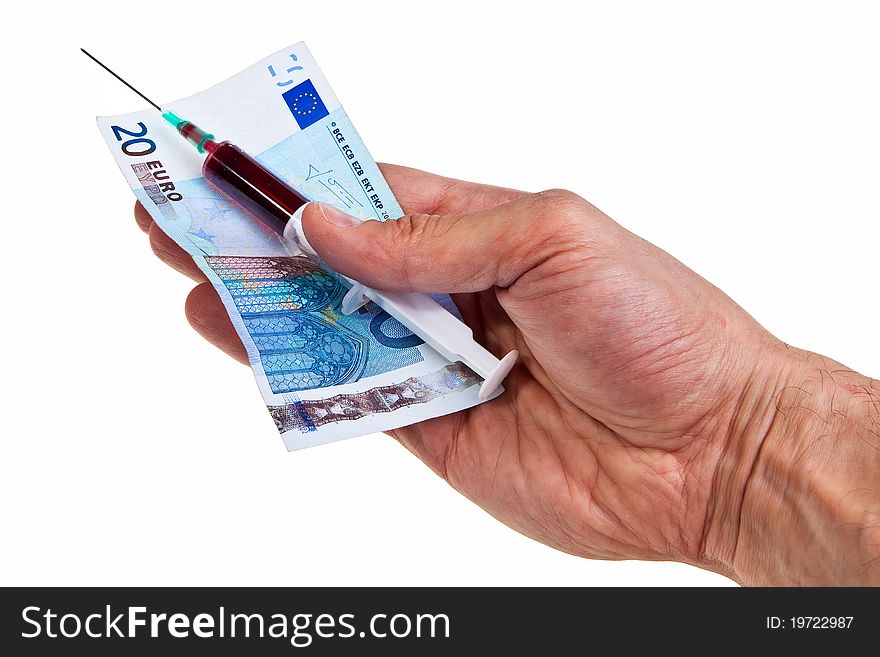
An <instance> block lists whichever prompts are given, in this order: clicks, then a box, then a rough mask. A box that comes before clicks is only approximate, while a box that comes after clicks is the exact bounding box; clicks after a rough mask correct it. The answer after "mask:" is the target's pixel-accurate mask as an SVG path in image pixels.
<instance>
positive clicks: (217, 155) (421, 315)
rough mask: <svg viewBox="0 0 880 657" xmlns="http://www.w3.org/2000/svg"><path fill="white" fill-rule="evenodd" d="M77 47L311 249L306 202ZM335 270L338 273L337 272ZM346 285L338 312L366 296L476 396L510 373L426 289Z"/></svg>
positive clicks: (231, 189)
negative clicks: (475, 378)
mask: <svg viewBox="0 0 880 657" xmlns="http://www.w3.org/2000/svg"><path fill="white" fill-rule="evenodd" d="M83 52H84V53H85V54H86V55H88V56H89V57H90V58H91V59H93V60H94V61H95V62H97V63H98V64H99V65H100V66H101V67H102V68H104V69H105V70H107V71H108V72H109V73H110V74H111V75H113V76H114V77H115V78H117V79H118V80H119V81H120V82H122V83H123V84H125V85H126V86H127V87H128V88H129V89H131V90H132V91H134V92H135V93H136V94H138V95H139V96H140V97H141V98H143V99H144V100H146V101H147V102H148V103H150V104H151V105H152V106H153V107H155V108H156V109H157V110H159V112H161V113H162V117H163V118H164V119H165V120H166V121H167V122H168V123H170V124H171V125H172V126H173V127H174V128H175V129H176V130H177V132H178V133H180V135H181V136H182V137H183V138H184V139H186V140H187V141H188V142H189V143H190V144H192V145H193V146H195V148H196V150H198V152H199V153H202V154H204V155H205V161H204V163H203V164H202V174H203V175H204V177H205V179H206V180H207V181H208V182H209V183H210V184H211V185H213V186H214V187H216V188H217V189H219V190H220V191H221V192H223V193H224V194H225V195H226V196H228V197H229V198H230V199H232V200H233V201H234V202H235V203H236V204H238V205H239V206H241V207H242V208H244V209H245V210H246V211H248V212H249V213H250V214H251V215H252V216H254V217H255V218H257V219H258V220H259V221H261V222H262V223H264V224H265V225H266V226H268V227H269V228H271V229H272V230H274V231H275V232H277V233H278V234H279V235H281V236H282V237H283V239H284V241H285V243H286V244H287V245H288V246H289V247H290V248H291V249H293V248H294V247H295V246H296V247H299V249H300V250H302V251H305V252H307V253H309V254H310V255H316V254H315V252H314V250H313V249H312V248H311V246H310V245H309V244H308V241H307V240H306V239H305V234H304V233H303V230H302V223H301V216H302V210H303V209H304V207H305V204H306V203H308V202H309V199H307V198H306V197H305V196H303V195H302V194H301V193H299V192H298V191H297V190H296V189H294V188H293V187H292V186H291V185H290V184H288V183H287V182H286V181H284V180H282V179H281V178H279V177H278V176H276V175H275V174H274V173H272V172H271V171H270V170H269V169H267V168H266V167H265V166H263V165H262V164H260V163H259V162H258V161H257V160H256V159H254V158H253V157H251V156H250V155H248V154H247V153H246V152H245V151H243V150H242V149H241V148H239V147H238V146H236V145H235V144H233V143H232V142H230V141H219V142H218V141H217V140H216V138H215V137H214V135H212V134H210V133H208V132H206V131H204V130H202V129H201V128H199V127H198V126H196V125H195V124H194V123H192V122H190V121H187V120H184V119H181V118H180V117H178V116H177V115H176V114H174V112H171V111H165V110H163V109H162V108H161V107H159V105H157V104H156V103H154V102H153V101H151V100H150V99H149V98H147V97H146V96H144V95H143V94H142V93H141V92H140V91H138V90H137V89H135V88H134V87H133V86H131V85H130V84H129V83H128V82H126V81H125V80H124V79H122V78H121V77H119V76H118V75H117V74H116V73H114V72H113V71H112V70H110V69H109V68H107V66H105V65H104V64H103V63H101V62H100V61H98V59H96V58H95V57H94V56H93V55H91V54H89V53H88V52H86V51H85V50H83ZM340 275H341V274H340ZM343 278H345V279H346V280H347V281H348V282H349V283H351V285H352V288H351V290H350V291H349V292H348V294H347V295H346V296H345V298H344V299H343V302H342V312H343V313H345V314H349V313H351V312H354V311H355V310H357V309H358V308H360V307H361V306H362V305H363V304H364V303H366V302H367V300H371V301H373V302H374V303H376V305H378V306H379V307H380V308H382V309H383V310H385V311H386V312H387V313H388V314H390V315H391V316H392V317H394V318H395V319H397V320H398V321H399V322H400V323H401V324H403V325H404V326H406V327H407V328H408V329H409V330H411V331H412V332H413V333H414V334H416V335H417V336H419V337H420V338H421V339H422V340H424V341H425V342H426V343H427V344H428V345H430V346H431V347H433V348H434V349H435V350H436V351H437V352H438V353H439V354H440V355H441V356H443V357H444V358H446V359H448V360H450V361H461V362H463V363H464V364H465V365H467V366H468V367H470V368H471V369H472V370H473V371H474V372H476V373H477V374H479V375H480V376H481V377H482V378H483V384H482V385H481V386H480V391H479V399H480V400H481V401H484V400H486V399H488V398H489V397H490V396H491V395H492V393H493V392H495V390H497V389H498V387H499V386H500V385H501V382H502V381H503V380H504V378H505V377H506V376H507V375H508V374H509V373H510V370H511V369H512V368H513V366H514V364H515V363H516V359H517V357H518V352H516V351H511V352H509V353H508V354H507V355H505V356H504V358H502V359H501V360H499V359H498V358H496V357H495V356H494V355H492V353H490V352H489V351H488V350H486V349H485V348H484V347H483V346H482V345H480V344H479V343H478V342H477V341H476V340H474V336H473V332H472V331H471V329H470V328H469V327H468V326H467V325H466V324H464V323H463V322H461V321H460V320H459V319H458V318H457V317H455V316H454V315H453V314H452V313H450V312H449V311H447V310H446V309H445V308H443V307H442V306H441V305H440V304H438V303H437V302H436V301H434V300H433V299H432V298H431V297H429V296H428V295H426V294H420V293H417V292H387V291H380V290H374V289H372V288H368V287H366V286H363V285H361V284H360V283H358V282H357V281H354V280H352V279H350V278H348V277H345V276H343Z"/></svg>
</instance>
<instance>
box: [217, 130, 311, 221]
mask: <svg viewBox="0 0 880 657" xmlns="http://www.w3.org/2000/svg"><path fill="white" fill-rule="evenodd" d="M202 174H203V175H204V176H205V179H206V180H207V181H208V182H210V183H211V184H212V185H214V186H215V187H217V188H218V189H220V190H221V191H222V192H224V193H225V194H226V195H228V196H230V197H231V198H232V200H234V201H235V202H236V203H238V204H239V205H240V206H242V207H243V208H244V209H246V210H248V211H249V212H250V213H251V214H253V215H254V216H255V217H257V218H258V219H259V220H260V221H262V222H263V223H265V224H266V225H267V226H268V227H269V228H271V229H272V230H274V231H276V232H277V233H278V234H279V235H281V234H283V233H284V226H285V225H286V224H287V220H288V219H289V218H290V215H292V214H293V213H294V212H296V210H297V209H298V208H299V207H300V206H302V205H305V204H306V203H308V200H307V199H305V198H304V197H303V196H302V195H301V194H300V193H299V192H297V191H296V190H295V189H294V188H293V187H291V186H290V185H289V184H287V183H286V182H284V181H283V180H282V179H281V178H279V177H278V176H276V175H275V174H274V173H272V172H271V171H269V170H268V169H267V168H266V167H264V166H263V165H262V164H260V163H259V162H257V161H256V160H255V159H254V158H252V157H251V156H250V155H248V154H247V153H245V152H244V151H243V150H241V149H240V148H239V147H238V146H236V145H235V144H233V143H232V142H228V141H223V142H220V143H219V144H216V145H213V146H212V148H211V149H210V151H209V152H208V156H207V157H206V158H205V163H204V165H202Z"/></svg>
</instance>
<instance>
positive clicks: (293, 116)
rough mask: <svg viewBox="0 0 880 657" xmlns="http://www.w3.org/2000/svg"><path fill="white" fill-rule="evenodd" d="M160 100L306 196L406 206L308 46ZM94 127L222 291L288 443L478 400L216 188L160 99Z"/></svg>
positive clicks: (394, 210) (460, 375)
mask: <svg viewBox="0 0 880 657" xmlns="http://www.w3.org/2000/svg"><path fill="white" fill-rule="evenodd" d="M165 107H168V108H170V109H173V110H174V111H175V112H176V113H178V114H179V115H180V116H183V117H185V118H187V119H189V120H191V121H193V122H194V123H196V124H197V125H199V126H203V127H205V128H208V129H210V130H213V131H214V132H215V133H216V134H217V135H219V136H222V138H225V139H229V140H231V141H232V142H234V143H236V144H237V145H238V146H240V147H241V148H243V149H244V150H245V151H247V152H248V153H250V154H251V155H253V156H254V157H256V158H257V159H258V160H260V162H262V163H263V164H265V165H266V166H268V167H269V168H270V169H271V170H272V171H273V172H274V173H275V174H276V175H278V176H280V177H281V178H283V179H285V180H286V181H288V182H289V183H291V184H292V185H293V186H294V187H296V188H297V189H298V190H300V191H301V192H302V193H303V195H304V196H306V197H307V198H308V199H309V200H315V201H321V202H324V203H332V204H334V205H336V206H338V207H340V208H341V209H343V210H345V211H346V212H348V213H349V214H352V215H355V216H357V217H360V218H362V219H378V220H382V221H384V220H388V219H395V218H397V217H399V216H401V215H402V214H403V212H402V210H401V209H400V206H399V205H398V204H397V201H396V199H395V198H394V195H393V194H392V193H391V190H390V189H389V187H388V184H387V183H386V181H385V179H384V178H383V177H382V174H381V173H380V171H379V169H378V167H377V166H376V163H375V162H374V161H373V158H372V157H371V156H370V154H369V153H368V152H367V149H366V147H365V146H364V144H363V143H362V142H361V139H360V137H359V136H358V133H357V132H356V131H355V129H354V126H353V125H352V123H351V121H350V120H349V118H348V116H347V115H346V113H345V110H344V109H343V108H342V106H341V105H340V103H339V100H338V99H337V98H336V95H335V94H334V93H333V90H332V89H331V88H330V85H329V84H328V83H327V80H326V79H325V78H324V76H323V74H322V73H321V70H320V69H319V68H318V65H317V64H316V63H315V60H314V58H313V57H312V55H311V53H310V52H309V50H308V48H306V46H305V44H303V43H298V44H295V45H293V46H291V47H289V48H285V49H284V50H281V51H279V52H277V53H275V54H274V55H270V56H269V57H267V58H265V59H263V60H262V61H260V62H257V63H256V64H254V65H253V66H251V67H249V68H247V69H245V70H244V71H242V72H241V73H239V74H237V75H235V76H233V77H231V78H229V79H228V80H226V81H225V82H222V83H220V84H218V85H216V86H214V87H211V88H210V89H208V90H206V91H203V92H201V93H198V94H196V95H194V96H190V97H188V98H184V99H181V100H178V101H174V102H172V103H167V104H166V105H165ZM98 128H99V129H100V131H101V134H102V135H103V136H104V139H105V140H106V142H107V145H108V146H109V147H110V150H111V152H112V153H113V156H114V157H115V158H116V163H117V164H118V165H119V168H120V169H121V170H122V173H123V175H124V176H125V179H126V180H127V181H128V184H129V185H130V186H131V189H132V191H134V194H135V196H137V198H138V199H139V200H140V202H141V203H142V204H143V205H144V207H145V208H147V210H148V211H149V213H150V215H151V216H152V218H153V220H154V221H155V222H156V223H157V224H158V225H159V226H160V227H161V228H162V230H164V231H165V233H167V234H168V235H169V236H170V237H171V238H172V239H173V240H174V241H175V242H177V244H179V245H180V246H181V247H183V248H184V249H185V250H186V251H187V253H189V254H190V255H191V256H192V257H193V260H194V261H195V262H196V264H197V265H198V266H199V268H200V269H201V270H202V271H203V272H204V273H205V275H206V276H207V277H208V280H210V281H211V283H213V285H214V287H215V288H216V289H217V292H218V293H219V295H220V298H221V299H222V300H223V304H224V305H225V307H226V310H227V312H228V313H229V317H230V319H231V320H232V325H233V326H234V327H235V330H236V331H237V332H238V335H239V337H240V338H241V340H242V342H243V343H244V346H245V348H246V349H247V353H248V358H249V360H250V364H251V367H252V369H253V371H254V375H255V378H256V380H257V385H258V386H259V388H260V392H261V393H262V395H263V399H264V400H265V402H266V405H267V407H268V409H269V413H270V414H271V415H272V417H273V419H274V420H275V423H276V425H277V426H278V430H279V431H280V432H281V435H282V437H283V439H284V443H285V445H286V446H287V448H288V449H290V450H294V449H300V448H303V447H308V446H312V445H317V444H321V443H326V442H329V441H333V440H339V439H342V438H348V437H352V436H357V435H363V434H366V433H371V432H375V431H385V430H388V429H394V428H397V427H401V426H405V425H407V424H412V423H414V422H418V421H421V420H425V419H428V418H432V417H437V416H439V415H444V414H447V413H452V412H455V411H459V410H462V409H465V408H468V407H471V406H474V405H476V404H477V403H478V400H477V392H478V388H479V385H478V384H479V383H480V382H481V380H480V379H479V377H477V376H476V375H475V374H474V373H473V372H472V371H471V370H469V369H468V368H467V367H465V366H464V365H462V364H461V363H453V362H450V361H448V360H446V359H444V358H442V357H441V356H440V355H439V354H437V353H436V352H435V351H434V350H433V349H431V348H430V347H428V346H427V345H426V344H424V343H423V341H422V340H421V339H420V338H418V337H417V336H415V335H413V334H412V333H411V332H410V331H409V330H408V329H407V328H406V327H404V326H403V325H402V324H400V323H399V322H398V321H397V320H396V319H394V318H393V317H391V316H389V315H388V314H387V313H386V312H384V311H382V310H381V309H379V308H378V307H376V306H375V305H374V304H372V303H370V304H368V305H367V306H365V307H363V308H361V309H360V310H358V311H356V312H355V313H353V314H351V315H343V314H342V312H341V302H342V298H343V296H344V295H345V293H346V292H347V290H348V286H347V284H346V283H345V282H343V281H341V280H340V279H339V278H338V277H337V276H335V275H334V274H333V273H332V272H330V271H328V270H326V269H324V268H322V267H321V266H320V265H319V264H317V263H316V262H315V261H313V260H311V259H309V258H308V257H306V256H305V255H303V254H302V253H299V252H296V251H295V250H294V251H291V247H290V246H289V245H287V244H285V243H284V242H283V241H282V240H281V238H280V237H279V236H278V235H277V234H275V233H274V232H272V231H270V230H268V229H267V228H265V227H264V226H263V225H262V224H261V223H259V222H257V221H254V219H253V218H252V217H251V216H249V215H248V214H247V213H246V212H245V211H244V210H242V209H240V207H239V206H237V205H236V204H234V203H233V202H232V201H231V200H229V199H228V198H227V197H226V196H225V195H224V194H223V193H222V192H219V191H217V190H216V189H214V188H212V187H211V186H210V185H209V184H208V183H207V182H206V181H205V179H204V178H203V177H202V173H201V165H202V159H201V158H200V157H199V156H198V154H196V153H195V152H194V151H193V150H192V147H191V146H190V145H189V144H187V143H186V142H184V141H183V140H182V139H181V138H180V136H179V135H178V134H177V133H176V131H175V130H174V129H173V128H172V127H171V126H169V125H168V124H166V123H165V122H164V121H163V120H162V118H161V116H160V115H159V112H157V111H155V109H149V110H144V111H141V112H134V113H131V114H124V115H119V116H111V117H99V118H98ZM438 300H440V301H441V303H443V304H444V305H445V307H447V309H449V310H450V311H451V312H457V311H455V308H454V306H453V305H452V302H451V300H450V299H449V298H448V297H444V298H443V299H442V300H441V299H438ZM193 383H194V385H196V384H197V380H195V381H194V382H193Z"/></svg>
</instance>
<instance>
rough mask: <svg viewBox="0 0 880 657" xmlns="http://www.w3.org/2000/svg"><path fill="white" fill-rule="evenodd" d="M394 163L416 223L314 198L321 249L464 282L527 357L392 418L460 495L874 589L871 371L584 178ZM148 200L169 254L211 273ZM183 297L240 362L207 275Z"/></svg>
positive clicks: (723, 567) (387, 276) (538, 527)
mask: <svg viewBox="0 0 880 657" xmlns="http://www.w3.org/2000/svg"><path fill="white" fill-rule="evenodd" d="M382 171H383V174H384V175H385V176H386V178H387V179H388V182H389V184H390V185H391V187H392V189H393V190H394V192H395V194H396V195H397V196H398V199H399V200H400V202H401V205H402V207H403V208H404V211H405V212H406V213H407V214H406V216H404V217H402V218H401V219H398V220H396V221H389V222H384V223H380V222H373V221H370V222H365V223H361V222H360V221H357V220H355V219H353V218H351V217H348V216H347V215H344V214H343V213H341V212H340V211H338V210H336V209H335V208H333V207H331V206H326V205H320V204H310V205H309V206H308V207H307V209H306V211H305V212H304V215H303V230H304V231H305V234H306V237H307V238H308V240H309V242H310V244H311V245H312V247H313V248H314V249H315V250H316V251H317V252H318V253H319V255H320V256H321V257H322V258H323V259H324V260H325V261H326V262H327V263H328V264H329V265H330V266H331V267H332V268H334V269H335V270H337V271H339V272H341V273H343V274H346V275H347V276H349V277H351V278H353V279H355V280H358V281H360V282H362V283H364V284H365V285H368V286H371V287H374V288H377V289H384V290H394V291H419V292H448V293H453V298H454V299H455V302H456V304H457V305H458V307H459V309H460V310H461V313H462V316H463V317H464V319H465V321H466V322H467V323H468V324H469V325H470V326H471V327H472V328H473V329H474V337H475V338H476V340H477V341H478V342H480V343H481V344H483V345H485V346H486V348H487V349H489V350H490V351H492V352H493V353H495V354H496V355H503V354H504V353H507V352H508V351H510V350H512V349H517V350H519V352H520V362H519V364H518V365H517V366H516V367H515V368H514V370H513V371H512V372H511V374H510V376H509V377H508V379H507V380H506V381H505V384H504V385H505V388H506V392H505V393H504V394H503V395H501V396H500V397H498V398H497V399H495V400H493V401H492V402H489V403H486V404H482V405H480V406H477V407H476V408H473V409H470V410H467V411H463V412H460V413H456V414H453V415H448V416H444V417H440V418H436V419H433V420H428V421H426V422H421V423H419V424H416V425H413V426H409V427H405V428H402V429H399V430H397V431H395V432H393V435H394V436H395V438H397V439H398V440H399V441H400V442H401V443H403V444H404V445H405V446H406V447H407V448H408V449H410V450H411V451H412V452H413V453H414V454H416V455H417V456H418V457H419V458H420V459H422V460H423V461H424V462H425V463H426V464H427V465H428V466H429V467H431V468H432V469H433V470H434V471H435V472H437V473H438V474H439V475H440V476H442V477H443V478H444V479H446V480H447V481H448V482H449V483H450V484H451V485H452V486H453V487H455V488H456V489H457V490H459V491H461V492H462V493H463V494H465V495H466V496H468V497H469V498H470V499H472V500H473V501H474V502H476V503H477V504H479V505H480V506H482V507H483V508H484V509H486V510H487V511H488V512H489V513H491V514H492V515H494V516H495V517H496V518H498V519H499V520H501V521H502V522H504V523H506V524H508V525H509V526H511V527H513V528H514V529H516V530H518V531H520V532H522V533H523V534H526V535H527V536H531V537H533V538H535V539H537V540H539V541H542V542H544V543H546V544H548V545H551V546H553V547H556V548H558V549H561V550H564V551H566V552H570V553H572V554H577V555H582V556H585V557H589V558H602V559H629V558H637V559H663V560H678V561H683V562H687V563H692V564H695V565H699V566H702V567H705V568H710V569H713V570H716V571H718V572H721V573H723V574H726V575H728V576H730V577H733V578H735V579H737V580H738V581H740V582H744V583H774V584H781V583H804V584H836V583H865V582H869V581H873V582H875V583H876V582H878V581H880V559H877V555H878V554H880V551H878V549H877V546H878V544H880V501H878V500H880V497H878V495H877V493H876V481H877V475H878V473H880V384H878V382H876V381H874V380H871V379H867V378H865V377H862V376H860V375H858V374H856V373H855V372H852V371H850V370H846V369H845V368H843V366H841V365H839V364H837V363H834V362H833V361H830V360H828V359H824V358H822V357H820V356H817V355H815V354H810V353H807V352H803V351H800V350H796V349H792V348H790V347H788V346H787V345H785V344H784V343H782V342H780V341H779V340H777V339H776V338H774V337H773V336H772V335H770V334H769V333H768V332H767V331H766V330H765V329H763V328H762V327H761V326H760V325H759V324H758V323H757V322H756V321H755V320H754V319H752V318H751V317H750V316H749V315H748V314H747V313H746V312H745V311H743V310H742V309H741V308H740V307H739V306H737V305H736V304H735V303H734V302H733V301H732V300H731V299H730V298H729V297H727V296H726V295H725V294H724V293H723V292H721V291H720V290H718V289H717V288H715V287H714V286H712V285H711V284H710V283H708V282H707V281H705V280H704V279H702V278H701V277H699V276H698V275H697V274H695V273H694V272H692V271H691V270H689V269H688V268H687V267H685V266H684V265H682V264H681V263H680V262H678V261H677V260H675V259H674V258H673V257H672V256H670V255H669V254H667V253H665V252H664V251H662V250H660V249H658V248H656V247H655V246H653V245H651V244H649V243H648V242H645V241H644V240H642V239H640V238H639V237H637V236H635V235H633V234H632V233H630V232H628V231H626V230H625V229H623V228H622V227H621V226H619V225H618V224H616V223H615V222H613V221H612V220H611V219H609V218H608V217H607V216H605V215H604V214H603V213H602V212H600V211H599V210H597V209H596V208H595V207H593V206H592V205H590V204H589V203H587V202H586V201H584V200H583V199H582V198H580V197H578V196H576V195H575V194H573V193H571V192H566V191H562V190H552V191H547V192H541V193H539V194H526V193H523V192H517V191H514V190H510V189H502V188H496V187H489V186H485V185H476V184H472V183H465V182H461V181H457V180H451V179H448V178H443V177H439V176H434V175H431V174H427V173H424V172H420V171H416V170H413V169H407V168H403V167H397V166H388V165H384V166H383V167H382ZM136 214H137V216H138V218H139V222H140V223H141V224H142V226H147V227H148V229H149V231H150V237H151V243H152V245H153V248H154V250H155V251H156V252H157V254H158V255H159V256H160V257H161V258H162V259H163V260H165V261H166V262H169V264H171V265H172V266H174V267H175V268H177V269H179V270H181V271H183V272H185V273H187V274H189V275H190V276H192V277H193V278H195V279H197V280H204V277H203V276H202V275H201V274H200V273H199V272H198V269H197V268H196V267H195V265H194V264H193V262H192V260H191V259H190V258H189V256H188V255H186V253H185V252H183V251H182V250H181V249H179V248H178V247H177V246H176V245H175V244H174V243H173V242H172V241H171V240H170V239H169V238H168V237H167V236H165V235H164V234H163V233H161V231H160V230H159V228H158V227H157V226H156V225H150V222H149V220H148V218H147V215H146V212H144V211H143V208H138V209H137V211H136ZM186 311H187V316H188V318H189V320H190V322H191V323H192V324H193V326H194V327H195V328H196V330H198V331H199V332H200V333H201V334H202V335H204V336H205V337H206V338H207V339H208V340H210V341H211V342H212V343H214V344H216V345H217V346H219V347H220V348H222V349H223V350H224V351H227V352H228V353H230V354H232V355H233V356H235V357H236V358H238V359H239V360H241V361H243V362H246V361H247V359H246V354H245V352H244V348H243V347H242V345H241V343H240V342H239V340H238V338H237V336H236V334H235V332H234V330H233V328H232V326H231V323H230V322H229V319H228V317H227V315H226V313H225V310H224V309H223V306H222V304H221V303H220V300H219V298H218V297H217V295H216V293H215V292H214V290H213V288H212V287H211V286H210V284H208V283H202V284H201V285H199V286H198V287H196V288H195V290H193V292H192V293H191V294H190V297H189V299H188V300H187V307H186ZM860 482H861V483H860Z"/></svg>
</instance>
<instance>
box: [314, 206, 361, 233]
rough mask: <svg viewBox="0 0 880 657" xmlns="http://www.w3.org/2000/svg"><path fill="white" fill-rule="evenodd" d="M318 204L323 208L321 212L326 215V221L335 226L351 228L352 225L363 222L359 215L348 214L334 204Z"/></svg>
mask: <svg viewBox="0 0 880 657" xmlns="http://www.w3.org/2000/svg"><path fill="white" fill-rule="evenodd" d="M318 206H319V207H320V208H321V214H322V215H324V221H326V222H328V223H331V224H333V225H334V226H339V227H341V228H351V227H352V226H357V225H359V224H360V223H361V220H360V219H358V218H357V217H352V216H351V215H350V214H346V213H345V212H343V211H342V210H340V209H339V208H336V207H334V206H332V205H327V204H326V203H318Z"/></svg>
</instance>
